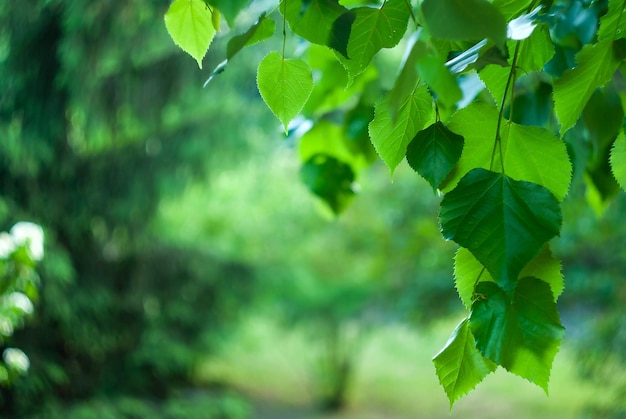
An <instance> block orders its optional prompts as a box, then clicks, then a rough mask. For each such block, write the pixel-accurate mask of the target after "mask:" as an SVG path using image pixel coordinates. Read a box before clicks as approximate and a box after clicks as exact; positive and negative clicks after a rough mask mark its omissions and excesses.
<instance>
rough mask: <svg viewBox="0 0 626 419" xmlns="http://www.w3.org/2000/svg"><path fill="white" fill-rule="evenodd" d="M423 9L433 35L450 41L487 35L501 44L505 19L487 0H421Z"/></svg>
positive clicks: (502, 43) (466, 39) (475, 39)
mask: <svg viewBox="0 0 626 419" xmlns="http://www.w3.org/2000/svg"><path fill="white" fill-rule="evenodd" d="M422 13H423V15H424V19H425V20H426V26H427V27H428V30H429V31H430V33H431V35H432V36H433V37H435V38H440V39H448V40H451V41H479V40H482V39H483V38H489V39H491V40H492V41H494V42H495V43H496V45H498V46H500V47H504V43H505V41H506V21H505V20H504V17H503V16H502V14H501V13H500V12H499V11H498V9H497V8H496V7H495V6H493V5H492V4H491V3H489V2H488V1H486V0H424V1H423V2H422Z"/></svg>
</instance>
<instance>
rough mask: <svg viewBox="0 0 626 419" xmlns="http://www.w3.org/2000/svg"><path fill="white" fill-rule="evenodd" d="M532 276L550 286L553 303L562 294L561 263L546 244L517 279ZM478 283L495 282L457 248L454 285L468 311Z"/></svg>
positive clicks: (486, 272) (480, 266)
mask: <svg viewBox="0 0 626 419" xmlns="http://www.w3.org/2000/svg"><path fill="white" fill-rule="evenodd" d="M528 276H532V277H534V278H539V279H541V280H542V281H544V282H547V283H548V284H549V285H550V289H551V290H552V294H553V295H554V301H556V300H557V298H558V296H559V295H560V294H561V292H563V287H564V278H563V273H562V272H561V262H560V261H559V260H558V259H557V258H555V257H554V256H553V255H552V252H551V251H550V247H549V246H548V245H547V244H546V245H544V246H543V248H542V249H541V252H540V253H539V254H538V255H537V256H536V257H534V258H533V259H532V260H531V261H530V262H528V264H526V266H525V267H524V269H522V272H520V274H519V276H518V278H519V279H521V278H525V277H528ZM479 282H495V281H494V280H493V278H492V277H491V274H489V271H487V270H486V269H485V267H484V266H483V265H482V264H481V263H480V262H479V261H478V260H477V259H476V258H475V257H474V255H472V253H471V252H470V251H469V250H467V249H466V248H464V247H461V248H459V250H457V252H456V254H455V255H454V283H455V285H456V289H457V292H458V293H459V297H461V301H462V302H463V304H464V305H465V307H466V308H467V309H468V310H469V309H471V306H472V300H473V297H474V288H475V287H476V284H478V283H479Z"/></svg>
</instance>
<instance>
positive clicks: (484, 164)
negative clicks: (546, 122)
mask: <svg viewBox="0 0 626 419" xmlns="http://www.w3.org/2000/svg"><path fill="white" fill-rule="evenodd" d="M497 120H498V111H497V109H496V108H495V107H493V106H492V105H489V104H487V103H482V102H475V103H473V104H471V105H470V106H468V107H466V108H463V109H461V110H460V111H458V112H457V113H456V114H454V115H453V116H452V118H450V121H449V122H448V128H449V129H450V130H451V131H453V132H455V133H457V134H459V135H462V136H463V138H464V139H465V145H464V147H463V153H462V154H461V158H460V160H459V162H458V164H457V166H456V167H455V169H454V170H453V171H452V173H451V174H450V176H449V177H448V178H447V179H446V180H445V181H444V183H443V184H442V185H440V188H441V190H442V191H443V192H449V191H451V190H452V189H453V188H454V186H455V185H456V184H457V183H458V181H459V180H460V179H461V178H462V177H463V176H464V175H465V174H466V173H467V172H469V171H470V170H472V169H473V168H476V167H481V168H483V169H489V168H490V166H491V161H492V155H493V148H492V147H487V146H485V143H486V142H487V143H490V142H492V141H494V140H493V138H494V136H495V132H496V128H497ZM500 137H501V141H502V147H501V148H502V153H503V154H504V158H503V161H504V169H505V170H504V171H505V173H506V174H507V175H508V176H510V177H511V178H513V179H516V180H525V181H528V182H533V183H537V184H539V185H542V186H544V187H546V188H548V189H549V190H550V192H552V193H553V194H554V195H555V196H556V197H557V198H558V199H559V200H563V198H564V197H565V195H567V192H568V190H569V184H570V181H571V173H572V164H571V162H570V160H569V154H568V153H567V147H566V145H565V143H564V142H563V141H561V140H560V139H559V138H558V137H556V136H555V135H554V134H553V133H552V132H550V131H549V130H548V129H546V128H542V127H531V126H525V125H519V124H515V123H512V122H509V121H507V122H506V123H504V124H502V127H501V130H500ZM492 144H493V143H492ZM493 160H494V167H493V170H496V171H501V167H500V155H499V149H498V148H496V155H495V158H494V159H493Z"/></svg>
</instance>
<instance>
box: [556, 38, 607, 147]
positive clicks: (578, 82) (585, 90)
mask: <svg viewBox="0 0 626 419" xmlns="http://www.w3.org/2000/svg"><path fill="white" fill-rule="evenodd" d="M576 61H577V62H578V65H577V66H576V67H575V68H574V69H572V70H567V71H565V73H563V75H562V76H561V77H560V78H558V79H557V80H556V81H555V83H554V107H555V111H556V115H557V117H558V119H559V122H560V123H561V135H563V134H564V133H565V131H567V130H568V129H570V128H571V127H572V126H574V124H575V123H576V121H577V120H578V118H579V117H580V114H581V113H582V111H583V109H584V108H585V105H586V104H587V102H588V101H589V98H590V97H591V95H592V94H593V92H594V91H595V90H596V89H597V88H598V87H602V86H604V85H605V84H606V83H607V82H608V81H609V80H610V79H611V77H612V76H613V73H614V72H615V70H617V67H618V66H619V61H617V60H616V59H615V57H614V55H613V48H612V43H611V41H608V40H607V41H601V42H599V43H597V44H593V45H587V46H586V47H584V48H583V49H582V50H581V51H580V52H579V53H578V54H577V55H576Z"/></svg>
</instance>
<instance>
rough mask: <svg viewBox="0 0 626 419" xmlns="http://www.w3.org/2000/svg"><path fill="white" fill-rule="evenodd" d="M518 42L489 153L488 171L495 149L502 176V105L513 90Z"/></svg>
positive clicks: (491, 168) (492, 162) (494, 155)
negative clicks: (498, 157) (498, 156)
mask: <svg viewBox="0 0 626 419" xmlns="http://www.w3.org/2000/svg"><path fill="white" fill-rule="evenodd" d="M520 44H521V43H520V42H519V41H518V42H517V43H516V44H515V52H514V53H513V61H511V71H510V72H509V77H508V78H507V80H506V86H505V87H504V94H503V95H502V102H501V103H500V112H499V113H498V125H497V127H496V139H495V143H494V145H493V151H492V153H491V163H490V165H489V170H493V164H494V161H495V157H496V149H497V150H498V152H499V154H500V166H501V167H502V173H503V174H504V156H503V153H502V138H501V136H500V128H501V127H502V120H503V119H504V105H505V104H506V100H507V96H508V94H509V91H510V92H511V96H513V88H514V85H515V75H516V72H517V57H518V55H519V49H520Z"/></svg>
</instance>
